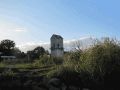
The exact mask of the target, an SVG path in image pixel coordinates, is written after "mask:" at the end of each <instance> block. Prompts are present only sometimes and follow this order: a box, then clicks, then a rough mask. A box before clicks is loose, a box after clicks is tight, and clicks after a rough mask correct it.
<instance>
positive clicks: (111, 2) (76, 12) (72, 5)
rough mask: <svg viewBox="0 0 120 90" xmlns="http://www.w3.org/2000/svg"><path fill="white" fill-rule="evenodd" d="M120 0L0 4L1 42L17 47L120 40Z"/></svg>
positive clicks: (8, 0)
mask: <svg viewBox="0 0 120 90" xmlns="http://www.w3.org/2000/svg"><path fill="white" fill-rule="evenodd" d="M119 4H120V0H0V40H3V39H6V38H8V39H11V40H14V41H15V42H16V43H17V44H22V43H26V42H49V38H50V37H51V35H52V34H54V33H55V34H60V35H61V36H63V37H64V39H65V40H71V39H79V38H81V37H89V36H91V37H97V38H100V37H106V36H108V37H113V38H115V37H116V38H118V39H120V33H119V32H120V5H119Z"/></svg>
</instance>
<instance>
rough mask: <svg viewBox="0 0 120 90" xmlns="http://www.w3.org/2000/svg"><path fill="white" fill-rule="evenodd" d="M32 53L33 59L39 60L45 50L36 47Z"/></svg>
mask: <svg viewBox="0 0 120 90" xmlns="http://www.w3.org/2000/svg"><path fill="white" fill-rule="evenodd" d="M33 53H34V58H39V57H41V56H43V55H44V54H45V49H44V48H43V47H40V46H38V47H36V48H35V49H34V50H33Z"/></svg>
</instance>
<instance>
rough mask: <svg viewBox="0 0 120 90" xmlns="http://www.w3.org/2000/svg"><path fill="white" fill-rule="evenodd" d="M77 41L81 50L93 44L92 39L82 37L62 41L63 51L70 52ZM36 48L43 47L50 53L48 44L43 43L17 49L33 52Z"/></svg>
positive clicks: (28, 44) (30, 43)
mask: <svg viewBox="0 0 120 90" xmlns="http://www.w3.org/2000/svg"><path fill="white" fill-rule="evenodd" d="M77 41H80V42H81V46H80V47H81V48H82V49H85V48H88V47H90V46H91V45H92V44H93V41H94V38H92V37H82V38H80V39H77V40H75V39H74V40H67V41H64V49H65V51H69V50H72V49H73V48H75V45H74V44H75V43H76V42H77ZM37 46H43V47H44V48H45V49H46V50H48V51H50V43H45V42H40V43H38V42H26V43H24V44H21V45H18V46H17V47H19V48H20V49H21V50H22V51H24V52H27V51H29V50H33V49H34V48H35V47H37Z"/></svg>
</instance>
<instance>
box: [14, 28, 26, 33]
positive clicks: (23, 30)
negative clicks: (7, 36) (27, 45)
mask: <svg viewBox="0 0 120 90" xmlns="http://www.w3.org/2000/svg"><path fill="white" fill-rule="evenodd" d="M15 31H16V32H27V29H25V28H16V29H15Z"/></svg>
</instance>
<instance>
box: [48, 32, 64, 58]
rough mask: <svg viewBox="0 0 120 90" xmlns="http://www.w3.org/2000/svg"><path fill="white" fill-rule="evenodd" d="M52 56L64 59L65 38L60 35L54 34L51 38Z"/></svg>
mask: <svg viewBox="0 0 120 90" xmlns="http://www.w3.org/2000/svg"><path fill="white" fill-rule="evenodd" d="M50 40H51V56H52V57H61V58H62V57H63V53H64V48H63V38H62V37H61V36H60V35H56V34H53V35H52V37H51V39H50Z"/></svg>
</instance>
